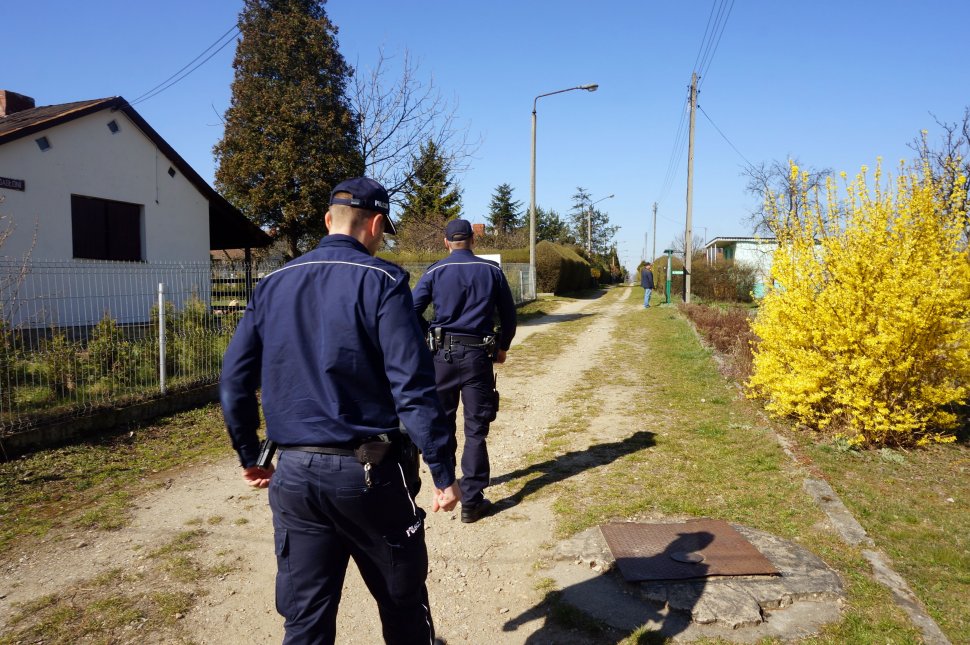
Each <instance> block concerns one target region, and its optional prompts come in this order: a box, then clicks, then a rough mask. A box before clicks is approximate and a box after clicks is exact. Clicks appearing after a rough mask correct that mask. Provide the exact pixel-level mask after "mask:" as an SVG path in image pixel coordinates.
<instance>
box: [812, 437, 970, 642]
mask: <svg viewBox="0 0 970 645" xmlns="http://www.w3.org/2000/svg"><path fill="white" fill-rule="evenodd" d="M797 438H798V440H799V447H800V448H801V450H802V451H803V452H804V453H805V454H806V455H808V456H809V457H810V458H811V459H812V461H813V462H814V463H815V465H816V466H817V467H818V468H820V469H821V471H822V472H823V473H824V475H825V478H826V479H827V480H828V481H829V482H830V483H831V484H832V486H833V488H834V489H835V491H836V492H837V493H838V494H839V497H841V498H842V501H843V502H845V504H846V506H848V507H849V509H850V510H851V511H852V513H853V515H855V517H856V519H858V520H859V522H860V523H861V524H862V526H863V527H864V528H865V529H866V531H867V532H868V533H869V535H870V536H871V537H872V538H873V540H875V542H876V545H877V546H878V547H879V548H880V549H882V550H883V551H885V552H886V554H887V555H888V556H889V557H890V558H891V559H892V561H893V566H894V568H895V569H896V571H898V572H899V574H900V575H902V576H903V578H905V579H906V581H907V582H908V583H909V585H910V587H912V589H913V592H914V593H915V594H916V595H917V597H919V598H920V600H922V601H923V603H924V604H925V605H926V607H927V609H928V611H929V613H930V615H931V616H932V617H933V619H934V620H936V621H937V623H938V624H939V625H940V628H941V629H942V630H943V631H944V633H946V635H947V636H948V637H949V638H950V640H951V641H953V642H954V643H968V642H970V612H968V610H967V598H970V447H968V446H967V445H959V444H957V445H939V446H933V447H930V448H926V449H922V450H913V451H907V452H900V451H893V452H888V453H887V452H885V451H872V452H856V451H840V450H837V449H836V448H834V447H833V446H831V445H826V444H821V445H819V444H816V443H814V442H813V441H812V440H813V439H814V437H813V436H812V435H809V434H802V435H798V437H797ZM949 500H952V501H949Z"/></svg>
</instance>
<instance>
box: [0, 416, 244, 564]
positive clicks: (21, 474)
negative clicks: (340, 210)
mask: <svg viewBox="0 0 970 645" xmlns="http://www.w3.org/2000/svg"><path fill="white" fill-rule="evenodd" d="M231 453H232V450H231V447H230V445H229V441H228V439H227V437H226V431H225V426H224V425H223V422H222V414H221V412H220V411H219V407H218V406H217V405H209V406H206V407H204V408H199V409H196V410H191V411H188V412H182V413H180V414H176V415H173V416H170V417H165V418H162V419H158V420H156V421H154V422H152V423H149V424H144V425H139V426H133V427H132V428H130V429H127V430H126V431H124V432H117V433H114V434H109V435H104V436H102V437H100V438H98V439H94V440H91V441H88V442H85V443H79V444H75V445H71V446H66V447H63V448H58V449H55V450H45V451H42V452H38V453H34V454H32V455H28V456H25V457H22V458H19V459H15V460H13V461H9V462H5V463H0V488H2V490H3V497H2V499H0V554H8V555H9V554H11V551H12V546H13V545H14V544H17V545H18V546H19V547H22V548H29V547H30V544H31V543H32V541H37V540H41V539H44V538H45V537H46V536H48V534H50V533H51V532H52V531H54V530H55V529H74V528H78V529H104V530H115V529H119V528H122V527H123V526H125V525H126V524H127V522H128V509H129V504H130V500H131V499H133V498H134V497H135V496H137V495H138V494H139V493H141V492H144V491H147V490H150V489H152V488H154V487H157V486H161V485H164V484H165V483H166V479H167V478H168V477H169V476H170V475H171V472H169V471H171V470H172V469H176V468H180V467H183V466H189V465H193V464H199V463H205V462H208V461H211V460H215V459H220V458H224V457H227V456H229V455H230V454H231ZM2 559H3V557H2V556H0V561H2Z"/></svg>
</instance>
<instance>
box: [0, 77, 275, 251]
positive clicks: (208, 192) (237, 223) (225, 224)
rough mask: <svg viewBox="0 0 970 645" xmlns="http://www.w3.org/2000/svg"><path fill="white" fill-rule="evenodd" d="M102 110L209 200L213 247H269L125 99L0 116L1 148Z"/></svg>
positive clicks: (264, 237)
mask: <svg viewBox="0 0 970 645" xmlns="http://www.w3.org/2000/svg"><path fill="white" fill-rule="evenodd" d="M101 110H112V111H114V110H118V111H121V112H123V113H124V114H125V116H127V117H128V118H129V119H131V121H132V122H133V123H134V124H135V125H136V126H138V129H139V130H141V131H142V133H143V134H144V135H145V136H146V137H148V138H149V139H151V141H152V143H154V144H155V145H156V146H157V147H158V149H159V150H161V151H162V153H163V154H164V155H165V156H166V157H168V159H169V161H171V162H172V165H173V166H175V167H176V168H178V170H179V171H180V172H181V173H182V175H183V176H184V177H185V178H186V179H188V180H189V182H190V183H191V184H192V185H193V186H195V187H196V189H198V191H199V192H200V193H202V195H203V196H204V197H205V198H206V199H207V200H208V201H209V246H210V248H212V249H239V248H247V247H262V246H268V245H269V244H270V243H271V242H272V238H270V236H269V235H267V234H266V233H265V232H264V231H263V230H262V229H261V228H259V227H258V226H256V224H254V223H253V222H252V221H250V220H249V218H247V217H246V216H245V215H243V214H242V212H240V211H239V209H237V208H236V207H234V206H233V205H232V204H230V203H229V202H228V201H226V199H225V198H224V197H223V196H222V195H220V194H219V193H217V192H216V191H215V190H214V189H213V188H212V186H210V185H209V184H208V182H206V180H204V179H203V178H202V177H201V176H200V175H199V173H197V172H196V171H195V170H194V169H193V168H192V166H190V165H189V164H188V163H187V162H186V161H185V160H184V159H183V158H182V157H181V156H180V155H179V154H178V153H177V152H175V149H174V148H172V146H170V145H169V144H168V143H167V142H166V141H165V140H164V139H163V138H162V137H161V135H159V134H158V132H156V131H155V129H154V128H152V127H151V126H150V125H148V122H147V121H145V119H143V118H142V116H141V115H140V114H138V112H137V111H135V108H133V107H131V105H129V104H128V101H126V100H125V99H124V98H123V97H120V96H112V97H108V98H103V99H92V100H90V101H75V102H74V103H61V104H60V105H45V106H41V107H35V108H30V109H27V110H21V111H19V112H14V113H13V114H10V115H8V116H0V145H3V144H5V143H8V142H10V141H15V140H17V139H21V138H23V137H26V136H30V135H31V134H34V133H36V132H41V131H43V130H47V129H49V128H53V127H54V126H57V125H60V124H62V123H66V122H68V121H73V120H74V119H78V118H80V117H82V116H87V115H88V114H93V113H95V112H100V111H101Z"/></svg>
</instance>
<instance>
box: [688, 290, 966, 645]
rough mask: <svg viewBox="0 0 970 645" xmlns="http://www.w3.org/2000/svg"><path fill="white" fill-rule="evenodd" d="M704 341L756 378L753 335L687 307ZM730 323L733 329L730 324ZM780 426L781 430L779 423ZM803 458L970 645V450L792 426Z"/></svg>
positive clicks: (710, 312) (705, 310)
mask: <svg viewBox="0 0 970 645" xmlns="http://www.w3.org/2000/svg"><path fill="white" fill-rule="evenodd" d="M681 308H682V311H684V313H686V314H687V315H688V316H689V317H690V318H691V320H692V321H693V322H694V324H695V326H696V328H697V329H698V331H699V332H700V333H701V334H702V335H703V336H704V338H705V340H706V341H708V342H710V343H711V344H712V345H714V346H715V347H716V348H717V349H719V350H721V351H722V352H725V353H726V354H727V356H726V359H725V360H724V361H722V364H724V365H728V366H731V367H732V368H733V369H729V370H728V372H730V373H732V374H734V375H735V376H740V377H746V376H747V375H749V374H750V365H751V359H750V354H749V353H742V352H739V351H737V345H738V344H739V343H740V344H742V345H747V337H749V336H750V331H749V330H747V329H746V328H745V327H744V326H743V325H739V324H738V321H739V320H743V315H744V314H743V310H740V309H728V310H727V312H728V314H730V313H735V314H736V313H739V312H742V313H741V316H733V318H732V316H730V315H727V314H725V312H723V311H720V310H717V309H713V308H711V307H701V306H696V305H691V306H688V307H684V306H683V305H681ZM725 321H727V324H725ZM778 425H779V426H781V425H782V424H778ZM784 431H785V433H786V434H787V435H788V436H790V437H791V438H792V439H794V441H795V442H796V444H795V445H796V446H797V449H798V450H799V452H800V459H802V461H803V462H804V463H809V464H811V466H812V467H813V468H814V469H816V470H817V471H818V472H819V473H820V474H821V475H822V476H823V477H824V478H825V479H826V480H827V481H828V482H829V483H830V484H831V485H832V486H833V488H834V489H835V490H836V491H837V492H838V494H839V497H841V499H842V500H843V502H845V504H846V505H847V506H848V507H849V509H850V510H851V511H852V513H853V515H855V517H856V519H858V520H859V522H860V523H861V524H862V525H863V527H864V528H865V529H866V531H867V532H868V533H869V535H870V536H871V537H872V538H873V539H874V540H875V542H876V545H877V546H878V547H879V548H880V549H882V550H883V551H884V552H885V553H886V554H888V555H889V557H890V558H891V559H892V560H893V563H894V568H895V569H896V570H897V571H898V572H899V573H900V574H901V575H902V576H903V577H904V578H905V579H906V580H907V582H908V583H909V585H910V586H911V588H912V589H913V591H914V592H915V593H916V595H917V596H918V597H919V598H920V599H921V600H922V602H923V603H924V604H925V605H926V608H927V610H928V611H929V613H930V615H931V616H932V617H933V618H934V620H936V621H937V623H938V624H939V625H940V628H941V629H943V631H944V632H945V633H946V634H947V635H948V636H949V638H950V639H951V640H952V641H953V642H960V643H970V613H968V612H967V610H966V603H965V601H964V599H965V598H968V597H970V538H968V536H970V477H968V475H970V445H968V443H967V439H966V437H964V438H963V440H962V441H959V442H956V443H953V444H936V445H932V446H928V447H926V448H921V449H914V450H892V449H889V448H883V449H880V450H868V451H859V450H850V449H847V447H846V446H845V445H844V444H843V443H840V442H839V441H838V440H834V441H833V440H832V439H831V438H830V437H826V436H825V435H822V434H818V433H813V432H809V431H807V430H801V431H796V430H794V429H791V428H785V430H784Z"/></svg>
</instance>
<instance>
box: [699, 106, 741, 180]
mask: <svg viewBox="0 0 970 645" xmlns="http://www.w3.org/2000/svg"><path fill="white" fill-rule="evenodd" d="M697 109H698V110H700V111H701V114H703V115H704V116H705V117H706V118H707V120H708V121H710V122H711V125H713V126H714V129H715V130H717V133H718V134H719V135H721V136H722V137H723V138H724V140H725V141H727V144H728V145H729V146H731V147H732V148H734V151H735V152H736V153H738V156H739V157H741V158H742V159H744V163H746V164H748V166H749V167H751V168H753V167H754V164H753V163H751V162H750V161H748V158H747V157H745V156H744V155H743V154H741V151H740V150H738V148H737V146H735V145H734V144H733V143H731V140H730V139H728V138H727V135H726V134H724V133H723V132H721V128H719V127H717V124H716V123H714V119H712V118H711V117H710V115H708V114H707V112H705V111H704V108H702V107H701V106H700V105H698V106H697Z"/></svg>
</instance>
